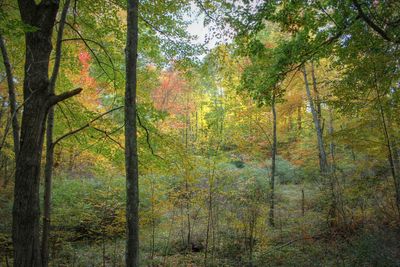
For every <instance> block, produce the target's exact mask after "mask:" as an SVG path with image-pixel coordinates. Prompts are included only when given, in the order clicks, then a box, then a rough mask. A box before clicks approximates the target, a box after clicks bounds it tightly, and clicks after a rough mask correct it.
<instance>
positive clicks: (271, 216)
mask: <svg viewBox="0 0 400 267" xmlns="http://www.w3.org/2000/svg"><path fill="white" fill-rule="evenodd" d="M271 108H272V118H273V119H272V123H273V137H272V159H271V161H272V162H271V181H270V191H271V192H270V194H271V196H270V203H269V204H270V208H269V224H270V226H272V227H275V215H274V209H275V171H276V162H275V161H276V149H277V144H276V143H277V138H276V110H275V91H273V92H272V101H271Z"/></svg>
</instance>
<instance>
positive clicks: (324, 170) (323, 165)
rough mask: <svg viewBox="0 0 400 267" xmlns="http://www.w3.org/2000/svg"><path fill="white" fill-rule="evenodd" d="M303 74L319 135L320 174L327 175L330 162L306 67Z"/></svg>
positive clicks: (303, 68)
mask: <svg viewBox="0 0 400 267" xmlns="http://www.w3.org/2000/svg"><path fill="white" fill-rule="evenodd" d="M302 72H303V76H304V83H305V86H306V91H307V98H308V102H309V104H310V109H311V114H312V116H313V121H314V126H315V131H316V133H317V141H318V151H319V167H320V172H321V173H322V174H326V173H327V171H328V162H327V158H326V152H325V147H324V141H323V136H322V128H321V124H320V120H319V118H318V113H317V111H316V109H315V106H314V101H313V99H312V96H311V91H310V85H309V83H308V79H307V71H306V67H305V66H303V67H302Z"/></svg>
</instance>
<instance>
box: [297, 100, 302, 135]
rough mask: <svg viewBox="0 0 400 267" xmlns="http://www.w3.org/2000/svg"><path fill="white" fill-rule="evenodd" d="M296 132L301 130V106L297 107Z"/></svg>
mask: <svg viewBox="0 0 400 267" xmlns="http://www.w3.org/2000/svg"><path fill="white" fill-rule="evenodd" d="M297 130H298V131H300V130H301V106H298V107H297Z"/></svg>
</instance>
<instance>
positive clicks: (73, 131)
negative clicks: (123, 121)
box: [53, 106, 124, 146]
mask: <svg viewBox="0 0 400 267" xmlns="http://www.w3.org/2000/svg"><path fill="white" fill-rule="evenodd" d="M123 107H124V106H119V107H116V108H113V109H110V110H108V111H106V112H104V113H102V114H100V115H98V116H97V117H95V118H93V119H92V120H91V121H89V122H88V123H86V124H85V125H83V126H81V127H79V128H77V129H75V130H72V131H70V132H68V133H66V134H64V135H62V136H60V137H59V138H57V140H55V141H54V142H53V146H55V145H57V144H58V143H59V142H60V141H61V140H63V139H65V138H67V137H69V136H71V135H73V134H76V133H78V132H80V131H82V130H84V129H86V128H88V127H90V124H91V123H93V122H95V121H97V120H99V119H100V118H102V117H104V116H105V115H107V114H109V113H111V112H114V111H116V110H119V109H122V108H123Z"/></svg>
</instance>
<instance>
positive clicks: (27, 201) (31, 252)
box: [12, 0, 58, 267]
mask: <svg viewBox="0 0 400 267" xmlns="http://www.w3.org/2000/svg"><path fill="white" fill-rule="evenodd" d="M18 3H19V8H20V13H21V18H22V20H23V21H24V22H25V23H27V24H30V25H31V26H36V27H37V28H38V30H37V31H34V32H28V33H26V34H25V40H26V57H25V77H24V102H25V105H24V110H23V113H22V124H21V141H20V152H19V156H18V159H17V164H16V171H15V188H14V206H13V230H12V237H13V244H14V266H18V267H23V266H27V267H28V266H29V267H32V266H41V260H40V244H39V218H40V209H39V181H40V160H41V154H42V147H43V139H44V125H45V121H46V113H47V111H48V109H49V107H50V104H49V102H48V99H49V96H50V94H49V92H48V85H49V79H48V67H49V58H50V53H51V50H52V44H51V36H52V32H53V25H54V22H55V18H56V14H57V10H58V3H57V2H48V1H46V3H41V4H39V5H37V4H35V1H33V0H28V1H23V0H19V1H18Z"/></svg>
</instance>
